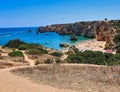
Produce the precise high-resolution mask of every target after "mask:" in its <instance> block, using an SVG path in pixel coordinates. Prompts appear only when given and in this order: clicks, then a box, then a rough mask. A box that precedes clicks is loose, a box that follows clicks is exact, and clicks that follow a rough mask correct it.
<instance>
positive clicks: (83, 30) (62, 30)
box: [37, 22, 95, 38]
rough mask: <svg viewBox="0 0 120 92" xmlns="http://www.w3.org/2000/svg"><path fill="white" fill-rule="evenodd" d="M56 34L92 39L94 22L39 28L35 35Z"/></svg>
mask: <svg viewBox="0 0 120 92" xmlns="http://www.w3.org/2000/svg"><path fill="white" fill-rule="evenodd" d="M53 31H54V32H57V33H58V34H60V35H67V34H72V33H75V34H76V35H83V36H85V37H90V38H94V37H95V34H94V22H76V23H71V24H56V25H51V26H45V27H39V28H38V30H37V33H41V32H53Z"/></svg>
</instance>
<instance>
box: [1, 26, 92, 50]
mask: <svg viewBox="0 0 120 92" xmlns="http://www.w3.org/2000/svg"><path fill="white" fill-rule="evenodd" d="M30 29H31V30H32V32H27V31H28V30H30ZM36 30H37V27H24V28H0V45H1V46H3V45H5V44H6V43H7V42H8V41H9V40H13V39H20V40H22V41H25V42H27V43H37V44H40V45H42V46H45V47H47V48H52V49H56V50H61V49H63V48H60V47H59V44H60V43H67V44H70V45H73V44H76V43H78V42H81V41H84V40H88V39H90V38H85V37H83V36H77V38H78V41H70V35H59V34H57V33H56V32H46V33H40V34H36Z"/></svg>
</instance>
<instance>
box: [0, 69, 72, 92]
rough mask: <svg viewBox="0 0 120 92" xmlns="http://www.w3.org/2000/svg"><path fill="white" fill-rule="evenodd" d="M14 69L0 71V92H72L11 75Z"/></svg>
mask: <svg viewBox="0 0 120 92" xmlns="http://www.w3.org/2000/svg"><path fill="white" fill-rule="evenodd" d="M11 69H14V68H7V69H1V70H0V92H73V91H71V90H65V89H57V88H54V87H51V86H45V85H40V84H36V83H33V82H32V81H30V80H28V79H26V78H22V77H19V76H16V75H13V74H12V73H11V72H9V71H10V70H11Z"/></svg>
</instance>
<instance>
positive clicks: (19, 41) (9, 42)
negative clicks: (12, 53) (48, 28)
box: [5, 39, 26, 48]
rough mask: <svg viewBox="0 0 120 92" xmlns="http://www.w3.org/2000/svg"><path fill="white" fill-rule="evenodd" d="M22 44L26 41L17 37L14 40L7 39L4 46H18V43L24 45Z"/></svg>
mask: <svg viewBox="0 0 120 92" xmlns="http://www.w3.org/2000/svg"><path fill="white" fill-rule="evenodd" d="M24 44H26V43H25V42H23V41H21V40H19V39H15V40H10V41H8V42H7V44H6V45H5V47H9V48H18V47H19V46H20V45H24Z"/></svg>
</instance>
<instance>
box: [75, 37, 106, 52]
mask: <svg viewBox="0 0 120 92" xmlns="http://www.w3.org/2000/svg"><path fill="white" fill-rule="evenodd" d="M75 46H76V48H78V49H79V51H82V52H83V51H85V50H91V51H102V52H105V50H104V47H105V41H97V40H96V39H92V40H87V41H82V42H79V43H77V44H75Z"/></svg>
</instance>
